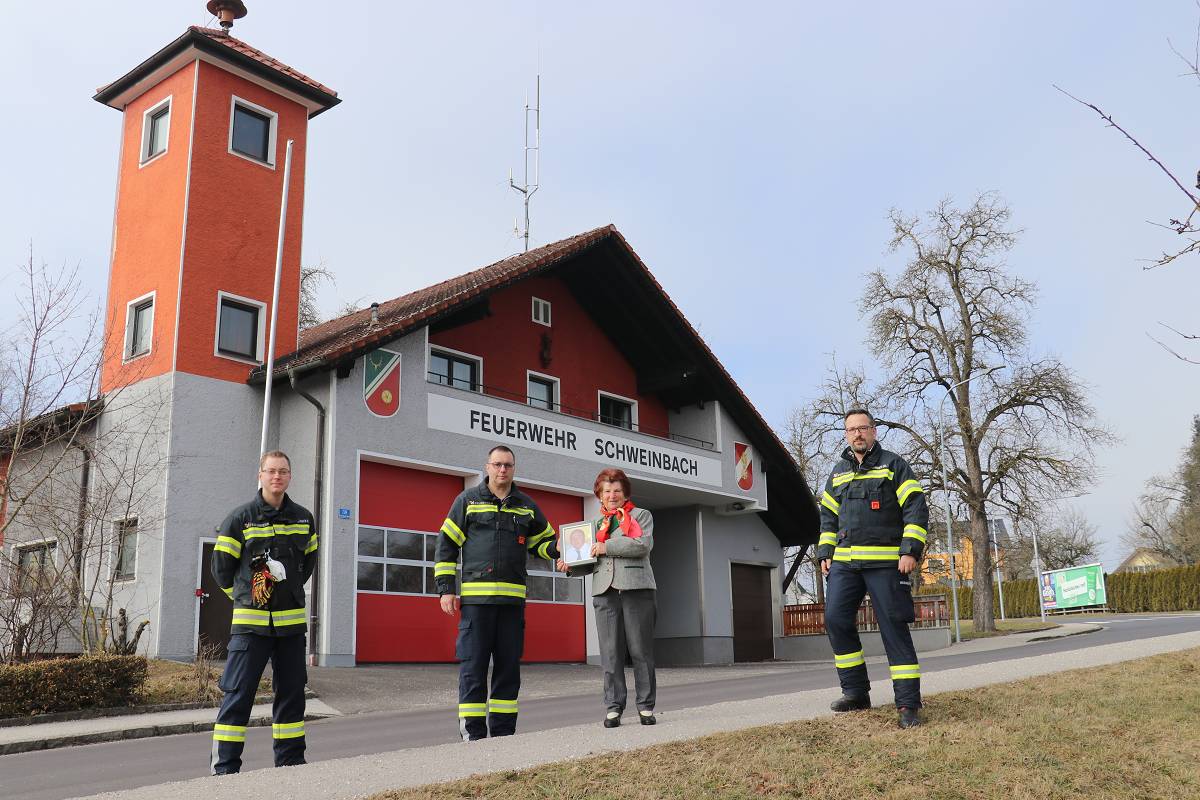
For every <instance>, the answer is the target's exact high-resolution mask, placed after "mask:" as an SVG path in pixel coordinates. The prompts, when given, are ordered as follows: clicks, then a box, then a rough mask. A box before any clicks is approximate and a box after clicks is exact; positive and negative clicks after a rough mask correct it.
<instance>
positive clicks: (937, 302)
mask: <svg viewBox="0 0 1200 800" xmlns="http://www.w3.org/2000/svg"><path fill="white" fill-rule="evenodd" d="M1009 219H1010V211H1009V209H1008V207H1007V206H1006V205H1005V204H1004V203H1003V202H1002V201H1001V200H1000V198H999V197H998V196H996V195H995V194H991V193H987V194H983V195H981V196H979V197H978V198H976V199H975V200H974V202H972V203H971V204H970V205H969V206H967V207H966V208H962V209H959V208H956V207H954V205H953V204H952V203H951V201H949V200H944V201H942V202H941V203H940V204H939V205H938V206H937V208H936V209H934V210H933V211H932V212H931V213H930V214H928V215H927V217H926V219H925V220H924V222H922V220H920V219H919V218H917V217H911V216H906V215H904V214H902V213H900V212H898V211H893V212H892V213H891V222H892V229H893V235H892V239H891V242H890V249H891V251H892V252H897V251H904V252H906V253H907V254H908V256H909V260H908V263H907V266H906V267H905V269H904V270H903V271H902V272H901V274H900V275H898V276H896V277H895V278H893V277H891V276H889V275H888V274H887V273H886V272H884V271H883V270H881V269H879V270H875V271H873V272H871V273H870V274H868V275H867V279H866V285H865V288H864V290H863V294H862V297H861V299H860V302H859V311H860V313H861V315H862V316H863V317H864V318H866V319H867V321H868V323H869V328H868V330H869V332H870V338H869V341H868V344H869V346H870V348H871V350H872V352H873V354H874V356H875V357H876V359H877V360H878V364H879V368H880V371H881V373H882V375H881V377H880V378H879V379H878V380H875V381H869V380H868V379H867V376H866V372H865V370H862V369H858V370H846V371H842V372H837V371H836V370H835V371H834V372H833V374H831V375H830V376H829V377H828V378H827V379H826V382H825V384H824V386H823V387H822V389H821V391H820V394H819V396H818V398H817V400H816V401H814V402H813V403H812V404H811V405H810V406H808V407H807V408H806V409H805V410H804V411H803V412H801V413H802V414H804V415H807V416H808V417H810V418H811V419H812V420H813V422H812V426H811V427H815V428H817V429H819V430H823V431H825V432H826V433H825V434H824V435H825V436H826V437H828V438H830V439H834V438H837V437H839V436H840V422H841V419H842V415H843V414H844V412H845V411H846V410H847V409H848V408H850V407H852V406H861V407H866V408H869V409H871V411H872V412H873V413H874V414H875V416H876V419H877V422H878V424H879V426H880V430H881V438H882V439H884V441H883V442H882V444H883V446H885V447H887V448H888V449H890V450H893V451H896V452H898V453H900V454H901V455H903V456H905V457H906V458H907V460H908V461H909V463H910V464H912V466H913V469H914V471H915V472H916V473H917V475H918V476H919V477H920V478H921V482H922V484H923V485H924V486H925V487H926V489H927V490H943V489H944V490H947V491H949V492H950V495H951V498H952V503H951V505H952V507H953V510H952V512H951V513H953V514H954V519H955V520H959V519H963V518H964V517H965V518H966V519H967V520H968V521H969V524H968V525H967V526H966V527H965V529H962V528H959V527H958V526H957V525H956V526H955V537H956V539H957V538H958V537H967V538H969V539H970V540H971V543H972V545H973V546H972V548H971V549H972V553H973V564H972V573H973V577H974V582H975V583H974V586H975V589H976V591H975V592H974V597H975V601H974V603H975V605H974V608H973V617H974V621H975V627H976V630H980V631H986V630H994V628H995V621H994V611H993V605H992V592H991V587H992V558H991V552H990V548H989V547H988V546H987V542H988V534H987V531H988V527H987V520H988V515H989V514H991V513H996V512H1004V513H1009V514H1011V513H1012V512H1013V511H1014V510H1015V509H1017V508H1031V507H1034V506H1037V505H1044V504H1046V503H1049V502H1052V501H1053V500H1056V499H1058V498H1060V497H1061V496H1062V495H1063V492H1064V491H1066V492H1068V493H1074V494H1083V493H1085V492H1086V491H1087V489H1088V487H1089V486H1090V484H1091V483H1092V482H1093V481H1094V479H1095V466H1094V449H1095V448H1096V447H1097V446H1098V445H1100V444H1104V443H1107V442H1109V441H1111V440H1112V436H1111V434H1109V433H1108V431H1107V430H1105V429H1104V428H1103V427H1102V426H1101V425H1100V424H1099V423H1098V422H1097V421H1096V419H1095V413H1094V410H1093V408H1092V405H1091V403H1090V402H1089V401H1088V397H1087V391H1086V387H1085V386H1084V385H1083V384H1082V383H1081V382H1080V381H1079V379H1078V378H1077V377H1076V376H1075V375H1074V373H1073V372H1072V371H1071V370H1070V369H1069V368H1068V367H1067V366H1066V365H1065V364H1063V363H1062V362H1061V361H1059V360H1058V359H1056V358H1054V357H1053V356H1048V355H1038V354H1035V353H1033V352H1031V350H1030V348H1029V346H1028V337H1027V330H1026V326H1027V323H1028V319H1029V313H1030V310H1031V308H1032V306H1033V302H1034V299H1035V297H1036V287H1035V286H1034V284H1032V283H1031V282H1029V281H1026V280H1023V279H1021V278H1018V277H1016V276H1014V275H1011V274H1009V271H1008V268H1007V265H1006V263H1005V258H1006V256H1007V253H1008V252H1009V251H1010V250H1011V249H1012V247H1013V245H1014V244H1015V243H1016V241H1017V236H1018V232H1017V231H1014V230H1011V229H1010V228H1009ZM999 366H1003V367H1005V368H1006V370H1005V371H1004V372H1000V373H992V374H986V375H982V374H980V373H983V372H984V371H986V370H988V369H990V368H993V367H999ZM972 378H975V380H971V379H972ZM968 381H970V382H968ZM930 389H933V390H934V391H933V392H930V391H928V390H930ZM943 398H945V400H944V402H945V405H946V409H945V410H946V419H945V421H944V423H943V420H942V419H941V418H940V417H939V413H938V412H939V410H940V409H941V403H942V402H943ZM822 423H823V424H822ZM943 437H944V439H945V449H946V454H947V464H946V469H947V473H948V478H949V485H948V486H943V484H942V470H941V467H942V463H941V454H940V451H941V448H940V444H941V441H942V439H943ZM931 506H933V507H935V508H936V504H934V503H931Z"/></svg>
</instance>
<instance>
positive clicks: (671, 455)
mask: <svg viewBox="0 0 1200 800" xmlns="http://www.w3.org/2000/svg"><path fill="white" fill-rule="evenodd" d="M428 397H429V427H430V428H433V429H436V430H439V431H447V432H449V433H459V434H462V435H464V436H474V437H476V438H479V439H487V440H488V441H491V442H494V443H497V444H500V443H503V444H507V445H510V446H512V445H516V446H520V447H527V448H529V449H530V450H540V451H541V452H543V453H556V454H558V455H564V456H570V457H572V458H581V459H583V460H585V461H593V462H595V463H597V464H604V465H605V466H609V467H617V468H618V469H623V470H627V471H629V472H638V473H641V474H643V475H659V476H662V477H664V478H674V479H676V480H683V481H691V482H694V483H703V484H707V485H709V486H720V485H721V462H720V461H719V460H718V459H715V458H709V457H708V456H701V455H697V454H695V453H691V452H688V451H685V450H676V449H674V448H669V447H662V446H660V445H656V444H650V443H647V442H642V441H638V440H636V439H630V438H626V437H623V436H614V435H612V434H609V433H607V432H598V431H595V430H590V429H588V428H583V427H579V426H576V425H567V424H564V423H562V422H559V421H558V420H554V421H547V420H544V419H540V418H538V417H533V416H527V415H525V414H518V413H515V412H513V411H509V410H508V409H499V408H492V407H490V406H485V405H480V404H478V403H469V402H467V401H465V400H459V399H457V398H454V397H445V396H443V395H440V394H430V395H429V396H428Z"/></svg>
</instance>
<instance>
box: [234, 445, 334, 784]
mask: <svg viewBox="0 0 1200 800" xmlns="http://www.w3.org/2000/svg"><path fill="white" fill-rule="evenodd" d="M258 476H259V482H260V484H261V486H262V488H261V489H260V490H259V492H258V495H257V496H256V497H255V498H254V499H253V500H251V501H250V502H249V503H246V504H245V505H243V506H239V507H237V508H235V509H234V510H233V512H232V513H230V515H229V516H228V517H226V518H225V521H224V522H223V523H221V527H220V528H219V529H218V531H217V534H218V535H217V543H216V545H215V546H214V547H213V554H212V574H213V577H215V578H216V579H217V585H219V586H221V587H222V591H224V592H225V594H227V595H229V597H231V598H232V599H233V627H232V631H231V634H232V635H231V636H230V637H229V656H228V660H227V661H226V662H225V672H224V674H223V675H222V676H221V682H220V684H219V685H220V687H221V689H222V690H223V691H224V692H225V699H224V700H223V701H222V702H221V709H220V711H218V712H217V724H216V726H215V727H214V728H213V743H212V762H211V768H212V773H213V774H214V775H224V774H227V773H232V772H238V771H240V770H241V768H242V748H243V747H245V745H246V722H247V721H248V720H249V719H250V709H251V707H252V706H253V705H254V695H255V693H256V692H257V690H258V682H259V679H260V678H262V674H263V668H264V667H266V665H267V661H268V660H270V662H271V670H272V673H271V674H272V678H271V680H272V683H273V685H274V687H275V704H274V706H273V708H272V715H271V716H272V721H273V723H274V724H272V726H271V731H272V733H273V735H274V741H275V766H277V767H286V766H292V765H295V764H303V763H305V762H304V685H305V683H306V682H307V679H308V673H307V670H306V669H305V666H304V640H305V637H304V634H305V628H306V626H307V623H308V618H307V616H306V614H305V610H304V584H305V583H307V582H308V579H309V578H310V577H312V573H313V568H314V567H316V564H317V523H316V520H315V519H314V518H313V515H312V512H310V511H308V510H307V509H305V508H303V507H302V506H299V505H297V504H296V503H293V502H292V501H291V498H289V497H288V496H287V487H288V484H290V483H291V480H292V469H291V461H290V460H289V459H288V457H287V455H286V454H284V453H282V452H280V451H278V450H273V451H271V452H269V453H267V454H266V455H264V456H263V457H262V459H261V460H260V461H259V469H258Z"/></svg>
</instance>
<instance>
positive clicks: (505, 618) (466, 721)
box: [455, 604, 525, 741]
mask: <svg viewBox="0 0 1200 800" xmlns="http://www.w3.org/2000/svg"><path fill="white" fill-rule="evenodd" d="M524 649H525V606H524V605H516V604H511V605H500V604H493V605H487V604H470V605H468V604H463V606H462V618H461V619H460V620H459V623H458V642H457V643H456V644H455V656H456V657H457V658H458V660H459V662H460V664H459V668H458V729H459V733H461V734H462V738H463V741H473V740H475V739H484V738H486V737H487V736H489V735H491V736H512V735H513V734H514V733H516V730H517V693H518V692H520V690H521V653H522V652H523V651H524ZM489 665H490V666H491V668H492V685H491V693H490V694H489V693H488V666H489Z"/></svg>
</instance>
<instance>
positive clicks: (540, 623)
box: [356, 461, 585, 663]
mask: <svg viewBox="0 0 1200 800" xmlns="http://www.w3.org/2000/svg"><path fill="white" fill-rule="evenodd" d="M360 466H361V469H360V473H359V492H360V496H359V526H358V538H357V552H358V557H357V564H356V567H357V588H358V591H357V603H358V613H357V635H358V638H357V646H356V659H357V661H358V662H359V663H372V662H438V661H442V662H445V661H454V638H455V634H456V632H457V624H458V622H457V619H455V618H451V617H448V616H447V615H445V614H443V613H442V612H441V609H440V608H439V607H438V598H437V589H436V588H435V586H434V580H433V563H434V545H435V542H436V539H437V531H438V529H439V528H440V527H441V525H442V521H443V520H444V519H445V518H446V511H447V510H448V509H449V508H450V504H451V503H452V502H453V501H454V498H455V497H456V496H457V495H458V493H459V492H461V491H462V489H463V479H462V478H461V477H457V476H453V475H442V474H439V473H434V472H425V471H422V470H417V469H408V468H404V467H395V466H391V465H387V464H378V463H375V462H372V461H363V462H362V463H361V465H360ZM528 493H529V494H530V496H532V497H533V498H534V500H535V501H536V502H537V503H538V505H539V506H540V507H541V508H542V510H543V511H544V512H545V513H546V515H547V517H548V518H549V519H550V521H551V523H552V524H553V525H554V526H555V528H557V527H558V526H559V525H560V524H562V523H564V522H574V521H576V520H579V519H581V518H582V513H583V507H582V503H581V501H580V499H579V498H578V497H571V496H568V495H563V494H557V493H553V492H542V491H529V492H528ZM529 566H530V567H531V568H532V569H533V571H531V574H530V580H529V603H528V605H527V607H526V613H525V657H524V660H526V661H583V660H584V658H585V642H584V628H583V605H582V603H583V596H582V595H583V582H582V580H580V579H575V578H572V579H568V578H563V577H558V576H555V575H554V573H553V572H551V571H550V570H549V569H548V567H549V564H548V562H545V561H541V560H538V559H531V562H530V565H529Z"/></svg>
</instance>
